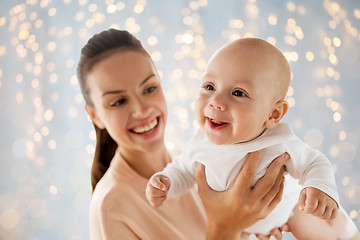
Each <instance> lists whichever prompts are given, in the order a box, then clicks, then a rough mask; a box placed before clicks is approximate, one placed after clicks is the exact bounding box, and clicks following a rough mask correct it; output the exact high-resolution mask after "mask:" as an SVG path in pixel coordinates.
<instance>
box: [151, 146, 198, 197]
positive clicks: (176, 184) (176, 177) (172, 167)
mask: <svg viewBox="0 0 360 240" xmlns="http://www.w3.org/2000/svg"><path fill="white" fill-rule="evenodd" d="M195 167H196V166H195V163H193V162H192V161H191V159H189V156H188V154H187V153H186V149H184V151H183V153H182V154H180V155H179V156H178V157H176V158H175V159H174V160H173V162H171V163H169V164H168V165H167V166H166V167H165V168H164V170H163V171H161V172H159V173H156V174H155V175H158V174H161V175H165V176H167V177H168V178H169V179H170V188H169V191H168V197H169V198H173V197H177V196H180V195H182V194H184V193H186V192H187V191H188V190H189V189H191V188H192V187H193V186H194V185H195V183H196V179H195Z"/></svg>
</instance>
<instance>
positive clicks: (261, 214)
mask: <svg viewBox="0 0 360 240" xmlns="http://www.w3.org/2000/svg"><path fill="white" fill-rule="evenodd" d="M261 153H262V152H261V151H257V152H253V153H250V154H249V156H248V158H247V159H246V161H245V163H244V165H243V167H242V169H241V170H240V172H239V174H238V176H237V177H236V179H235V183H234V185H233V186H232V187H231V188H230V189H229V190H227V191H224V192H217V191H214V190H212V189H211V188H210V187H209V186H208V184H207V182H206V179H205V167H204V166H203V165H201V164H199V168H198V170H197V173H196V181H197V184H198V192H199V195H200V198H201V200H202V202H203V205H204V207H205V211H206V215H207V226H206V237H207V239H239V237H240V235H241V233H242V231H243V230H244V229H245V228H247V227H249V226H251V225H252V224H254V223H255V222H257V221H259V220H260V219H263V218H265V217H266V216H267V215H268V214H269V213H270V212H271V211H272V210H273V209H274V208H275V207H276V205H277V204H278V203H279V202H280V200H281V197H282V192H283V187H284V185H283V173H284V171H285V166H284V164H285V162H286V160H287V159H288V154H283V155H281V156H279V157H277V158H276V159H275V160H274V161H273V162H272V163H271V164H270V166H269V168H268V170H267V171H266V173H265V175H264V176H263V177H262V178H261V179H260V180H259V181H258V182H257V183H256V184H255V186H254V187H251V183H252V180H253V178H254V175H255V172H256V168H257V166H258V163H259V160H260V157H261Z"/></svg>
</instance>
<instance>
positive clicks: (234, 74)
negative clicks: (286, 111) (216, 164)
mask: <svg viewBox="0 0 360 240" xmlns="http://www.w3.org/2000/svg"><path fill="white" fill-rule="evenodd" d="M273 65H274V64H272V63H271V61H269V57H265V56H263V53H262V52H261V51H258V50H255V51H254V50H247V48H244V49H241V51H240V50H239V49H237V50H236V49H235V50H234V49H233V48H231V47H230V48H229V47H228V48H224V49H222V50H220V51H219V52H217V53H216V54H215V55H214V57H213V58H212V59H211V60H210V62H209V64H208V66H207V69H206V70H205V73H204V75H203V78H202V83H201V88H200V93H199V96H198V99H197V100H196V108H195V112H196V118H197V120H198V122H199V124H200V127H201V128H203V129H204V131H205V133H206V135H207V137H208V138H209V140H210V141H211V142H213V143H215V144H234V143H239V142H247V141H250V140H252V139H254V138H256V137H257V136H259V135H260V134H261V133H262V132H263V131H264V130H265V129H266V127H265V124H266V122H267V120H268V119H269V116H270V115H271V113H272V110H273V107H274V105H275V103H276V101H277V100H275V98H274V91H275V84H274V82H273V78H274V75H275V71H274V69H273V67H274V66H273ZM276 72H277V71H276Z"/></svg>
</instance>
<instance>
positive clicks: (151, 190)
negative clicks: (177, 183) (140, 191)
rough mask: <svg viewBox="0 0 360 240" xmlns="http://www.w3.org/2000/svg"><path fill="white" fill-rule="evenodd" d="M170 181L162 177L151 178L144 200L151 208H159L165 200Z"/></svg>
mask: <svg viewBox="0 0 360 240" xmlns="http://www.w3.org/2000/svg"><path fill="white" fill-rule="evenodd" d="M169 186H170V179H169V178H167V177H166V176H164V175H156V176H152V177H151V178H150V180H149V182H148V184H147V186H146V198H147V199H148V201H149V202H150V204H151V206H153V207H160V206H161V204H162V203H163V202H164V201H165V200H166V197H167V192H168V189H169Z"/></svg>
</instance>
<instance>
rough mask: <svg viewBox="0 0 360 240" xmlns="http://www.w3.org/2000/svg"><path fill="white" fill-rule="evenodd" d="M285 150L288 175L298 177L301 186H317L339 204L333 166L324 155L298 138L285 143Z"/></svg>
mask: <svg viewBox="0 0 360 240" xmlns="http://www.w3.org/2000/svg"><path fill="white" fill-rule="evenodd" d="M285 150H286V151H287V152H288V153H289V155H290V161H288V163H287V164H286V168H287V171H288V172H289V173H290V175H291V176H293V177H294V178H296V179H299V183H300V184H301V185H302V186H303V188H306V187H314V188H317V189H319V190H321V191H322V192H324V193H326V194H327V195H329V196H330V197H331V198H333V199H334V200H335V201H336V202H337V204H338V205H339V195H338V191H337V188H336V182H335V175H334V168H333V166H332V164H331V162H330V161H329V160H328V159H327V158H326V157H325V155H324V154H322V153H321V152H319V151H318V150H315V149H313V148H311V147H310V146H309V145H307V144H306V143H304V142H303V141H301V140H300V139H298V138H297V139H296V140H294V141H290V142H289V143H287V145H286V147H285Z"/></svg>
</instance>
